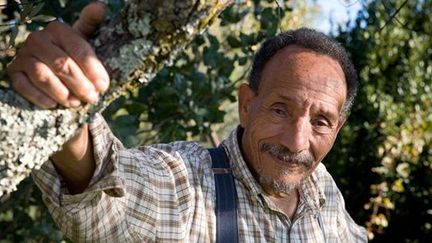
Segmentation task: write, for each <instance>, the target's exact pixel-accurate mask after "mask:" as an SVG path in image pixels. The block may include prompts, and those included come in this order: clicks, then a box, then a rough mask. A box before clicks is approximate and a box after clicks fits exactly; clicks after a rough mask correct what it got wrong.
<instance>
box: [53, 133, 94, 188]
mask: <svg viewBox="0 0 432 243" xmlns="http://www.w3.org/2000/svg"><path fill="white" fill-rule="evenodd" d="M51 160H52V161H53V164H54V166H55V168H56V170H57V172H58V173H59V174H60V175H61V177H62V178H63V180H64V182H65V183H66V186H67V188H68V189H69V192H70V193H71V194H77V193H81V192H83V191H84V190H85V189H86V188H87V186H88V184H89V182H90V180H91V178H92V176H93V174H94V170H95V167H96V165H95V160H94V157H93V145H92V139H91V135H90V132H89V129H88V125H84V126H83V127H82V128H81V129H80V131H79V132H78V133H77V134H76V135H75V136H74V137H73V138H72V139H71V140H70V141H68V142H67V143H66V144H64V145H63V149H62V150H61V151H59V152H57V153H56V154H54V155H53V156H52V157H51Z"/></svg>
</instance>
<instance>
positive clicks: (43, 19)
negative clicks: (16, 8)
mask: <svg viewBox="0 0 432 243" xmlns="http://www.w3.org/2000/svg"><path fill="white" fill-rule="evenodd" d="M55 19H56V17H54V16H49V15H37V16H34V17H33V18H32V20H33V21H37V22H43V23H46V22H51V21H54V20H55Z"/></svg>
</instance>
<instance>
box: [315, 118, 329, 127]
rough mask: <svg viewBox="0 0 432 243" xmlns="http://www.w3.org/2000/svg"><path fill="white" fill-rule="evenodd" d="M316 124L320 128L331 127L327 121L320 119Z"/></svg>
mask: <svg viewBox="0 0 432 243" xmlns="http://www.w3.org/2000/svg"><path fill="white" fill-rule="evenodd" d="M314 123H315V125H316V126H318V127H329V126H330V124H329V122H328V121H326V120H325V119H318V120H316V121H315V122H314Z"/></svg>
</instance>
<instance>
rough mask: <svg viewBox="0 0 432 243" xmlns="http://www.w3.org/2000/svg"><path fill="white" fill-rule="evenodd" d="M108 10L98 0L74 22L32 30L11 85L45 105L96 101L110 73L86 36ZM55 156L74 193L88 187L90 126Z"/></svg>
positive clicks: (92, 166) (13, 66)
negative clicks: (36, 30) (72, 23)
mask: <svg viewBox="0 0 432 243" xmlns="http://www.w3.org/2000/svg"><path fill="white" fill-rule="evenodd" d="M104 15H105V6H104V5H103V4H101V3H93V4H90V5H88V6H87V7H85V8H84V9H83V11H82V12H81V15H80V18H79V20H78V21H77V22H76V23H75V24H74V25H73V27H70V26H67V25H65V24H62V23H59V22H53V23H51V24H49V25H48V27H47V28H45V29H44V30H42V31H38V32H34V33H32V34H31V35H30V36H29V37H28V38H27V40H26V42H25V43H24V45H23V47H22V48H21V49H20V50H19V52H18V55H17V57H16V58H15V60H14V61H13V62H12V63H11V64H10V65H9V67H8V73H9V76H10V79H11V82H12V87H13V88H14V89H15V90H16V91H17V92H18V93H19V94H21V95H22V96H24V97H25V98H27V99H28V100H29V101H31V102H33V103H34V104H36V105H37V106H40V107H42V108H52V107H54V106H56V105H57V104H60V105H63V106H65V107H76V106H79V105H80V104H81V103H82V102H86V103H87V102H96V101H97V99H98V95H99V93H101V92H104V91H105V90H106V89H107V88H108V85H109V77H108V74H107V72H106V70H105V68H104V66H103V65H102V63H101V62H100V61H99V60H98V59H97V57H96V55H95V53H94V51H93V49H92V48H91V46H90V45H89V44H88V43H87V41H86V40H85V38H86V37H88V36H90V35H91V34H93V33H94V31H95V30H96V29H97V28H98V25H99V24H100V23H101V22H102V20H103V19H104ZM51 159H52V161H53V162H54V165H55V167H56V169H57V172H58V173H59V174H60V175H61V176H62V178H63V179H64V181H65V182H66V185H67V187H68V188H69V192H70V193H73V194H75V193H80V192H82V191H84V190H85V188H87V186H88V183H89V182H90V180H91V178H92V176H93V173H94V170H95V161H94V157H93V145H92V142H91V139H90V135H89V131H88V127H87V125H84V126H83V127H82V128H81V129H80V131H79V132H78V133H77V134H76V135H75V137H73V138H72V139H71V140H69V141H68V142H67V143H66V144H64V145H63V149H62V151H60V152H57V153H56V154H54V155H53V156H52V157H51Z"/></svg>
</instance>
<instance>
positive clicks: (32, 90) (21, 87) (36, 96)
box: [10, 72, 57, 109]
mask: <svg viewBox="0 0 432 243" xmlns="http://www.w3.org/2000/svg"><path fill="white" fill-rule="evenodd" d="M10 78H11V80H12V87H13V88H14V89H15V90H16V91H17V92H18V93H19V94H21V95H22V96H23V97H24V98H26V99H27V100H29V101H30V102H32V103H33V104H35V105H37V106H39V107H41V108H45V109H47V108H53V107H55V106H56V105H57V103H56V102H55V101H54V100H53V99H51V98H49V97H48V96H47V95H46V94H44V93H43V92H42V91H40V90H39V89H37V88H36V87H35V86H34V85H33V84H32V83H31V82H30V80H29V79H28V78H27V76H26V75H25V74H24V73H22V72H13V73H11V75H10Z"/></svg>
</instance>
